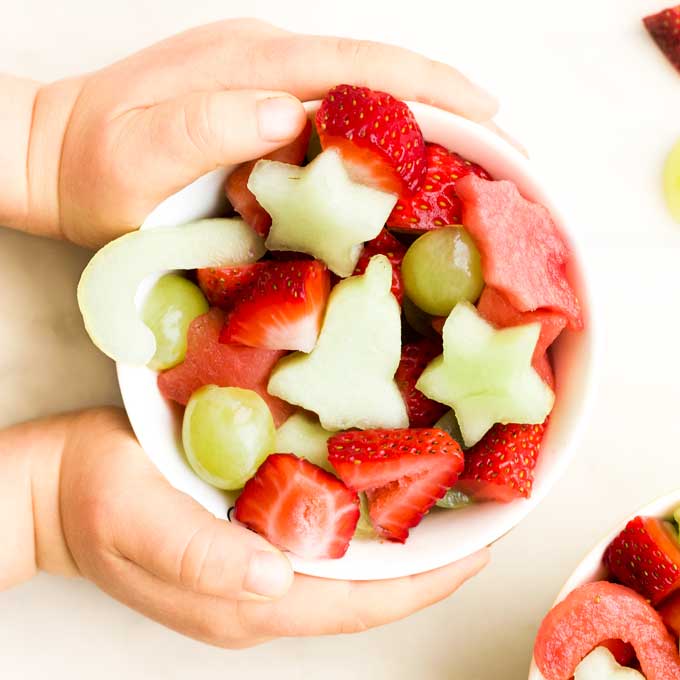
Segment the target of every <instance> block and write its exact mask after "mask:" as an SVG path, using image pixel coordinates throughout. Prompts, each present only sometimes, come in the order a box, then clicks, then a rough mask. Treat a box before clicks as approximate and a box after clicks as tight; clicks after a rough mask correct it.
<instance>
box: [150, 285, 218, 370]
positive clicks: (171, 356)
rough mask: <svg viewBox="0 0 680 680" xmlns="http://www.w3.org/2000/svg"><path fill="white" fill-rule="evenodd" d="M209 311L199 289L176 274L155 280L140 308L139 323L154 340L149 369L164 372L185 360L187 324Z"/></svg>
mask: <svg viewBox="0 0 680 680" xmlns="http://www.w3.org/2000/svg"><path fill="white" fill-rule="evenodd" d="M208 308H209V306H208V301H207V300H206V299H205V297H204V296H203V293H202V292H201V289H200V288H199V287H198V286H197V285H195V284H194V283H192V282H191V281H188V280H187V279H185V278H184V277H182V276H179V275H177V274H166V275H165V276H163V277H161V278H160V279H158V281H157V282H156V285H155V286H154V287H153V288H152V289H151V292H150V293H149V296H148V297H147V299H146V301H145V303H144V307H143V308H142V321H144V323H145V324H146V325H147V326H148V327H149V328H150V329H151V331H152V333H153V335H154V338H155V339H156V353H155V354H154V355H153V358H152V359H151V361H150V362H149V364H148V365H149V368H152V369H153V370H154V371H163V370H165V369H166V368H172V367H173V366H176V365H177V364H179V363H181V362H182V361H184V357H185V356H186V353H187V330H188V329H189V324H190V323H191V322H192V321H193V320H194V319H195V318H196V317H197V316H200V315H201V314H205V313H206V312H207V311H208Z"/></svg>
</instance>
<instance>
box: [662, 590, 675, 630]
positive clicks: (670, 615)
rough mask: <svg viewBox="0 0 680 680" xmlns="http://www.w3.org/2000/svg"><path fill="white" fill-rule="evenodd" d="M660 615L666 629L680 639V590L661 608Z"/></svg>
mask: <svg viewBox="0 0 680 680" xmlns="http://www.w3.org/2000/svg"><path fill="white" fill-rule="evenodd" d="M659 614H661V618H662V619H663V622H664V623H665V624H666V628H668V630H670V631H671V633H673V635H675V637H676V638H680V590H676V591H675V592H674V593H673V594H672V595H671V596H670V597H669V598H668V599H667V600H666V601H665V602H664V603H663V604H662V605H661V606H660V607H659Z"/></svg>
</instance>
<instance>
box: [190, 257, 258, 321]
mask: <svg viewBox="0 0 680 680" xmlns="http://www.w3.org/2000/svg"><path fill="white" fill-rule="evenodd" d="M266 266H267V263H266V262H253V263H252V264H243V265H239V266H238V267H206V268H205V269H197V270H196V277H197V279H198V285H199V286H200V287H201V290H202V291H203V294H204V295H205V297H206V298H207V300H208V302H209V303H210V305H211V306H212V307H219V308H220V309H222V310H224V311H225V312H226V311H229V310H230V309H231V308H232V307H233V305H234V303H235V302H236V301H237V300H238V299H239V298H241V297H243V295H244V293H245V291H246V290H247V289H248V288H249V287H250V285H251V284H252V283H253V281H255V279H256V278H257V277H258V276H259V275H260V272H262V270H263V269H265V268H266Z"/></svg>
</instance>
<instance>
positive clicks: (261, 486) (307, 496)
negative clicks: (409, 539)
mask: <svg viewBox="0 0 680 680" xmlns="http://www.w3.org/2000/svg"><path fill="white" fill-rule="evenodd" d="M234 516H235V518H236V519H237V520H238V521H239V522H242V523H243V524H245V525H246V526H247V527H248V528H250V529H252V530H253V531H255V532H256V533H258V534H260V535H261V536H264V538H266V539H267V540H268V541H269V542H270V543H273V544H274V545H275V546H277V547H278V548H281V549H282V550H289V551H290V552H292V553H295V554H296V555H299V556H300V557H304V558H307V559H322V558H330V559H335V558H338V557H342V556H343V555H344V554H345V553H346V552H347V548H348V547H349V542H350V540H351V538H352V536H353V535H354V530H355V529H356V526H357V522H358V521H359V497H358V495H357V493H356V492H355V491H351V490H350V489H348V488H347V487H346V486H345V485H344V484H343V483H342V482H341V481H340V480H339V479H338V478H337V477H334V476H333V475H332V474H330V473H328V472H326V471H325V470H322V469H321V468H320V467H317V466H316V465H314V464H312V463H310V462H309V461H307V460H305V459H304V458H298V457H297V456H294V455H293V454H292V453H275V454H273V455H271V456H269V457H268V458H267V459H266V460H265V461H264V463H262V465H261V466H260V468H259V469H258V471H257V472H256V473H255V476H254V477H253V478H252V479H250V480H248V482H247V483H246V485H245V487H244V488H243V491H242V492H241V495H240V496H239V497H238V498H237V499H236V506H235V513H234Z"/></svg>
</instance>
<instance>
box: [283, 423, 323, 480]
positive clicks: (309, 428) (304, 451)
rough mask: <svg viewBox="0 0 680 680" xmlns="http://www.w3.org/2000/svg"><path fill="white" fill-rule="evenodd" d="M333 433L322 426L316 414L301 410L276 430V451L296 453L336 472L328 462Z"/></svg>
mask: <svg viewBox="0 0 680 680" xmlns="http://www.w3.org/2000/svg"><path fill="white" fill-rule="evenodd" d="M332 434H333V433H332V432H329V431H328V430H324V429H323V427H321V425H320V424H319V419H318V418H317V417H316V416H315V415H313V414H311V413H307V412H305V411H299V412H298V413H294V414H293V415H292V416H291V417H290V418H288V420H286V422H285V423H283V425H281V427H279V429H278V430H277V431H276V451H277V453H294V454H295V455H296V456H298V457H300V458H306V459H307V460H308V461H309V462H310V463H314V465H318V466H319V467H322V468H323V469H324V470H327V471H328V472H332V473H333V474H335V469H334V468H333V466H332V465H331V464H330V463H329V462H328V446H327V442H328V439H329V438H330V437H331V436H332Z"/></svg>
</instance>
